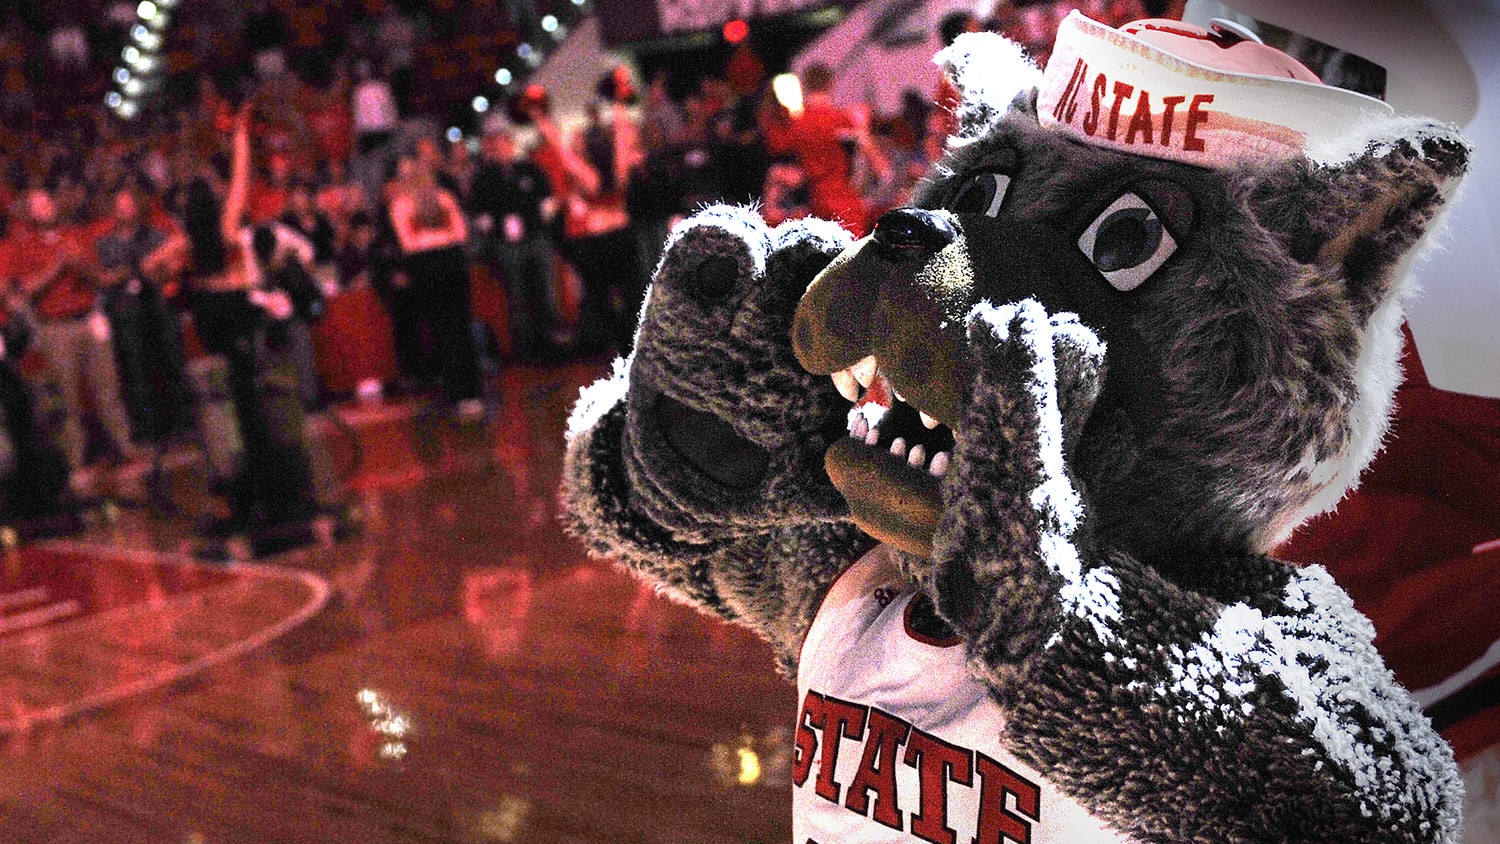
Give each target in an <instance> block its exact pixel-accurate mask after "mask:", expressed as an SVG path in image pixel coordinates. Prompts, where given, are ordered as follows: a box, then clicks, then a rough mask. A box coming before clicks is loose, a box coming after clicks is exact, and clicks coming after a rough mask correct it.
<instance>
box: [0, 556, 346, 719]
mask: <svg viewBox="0 0 1500 844" xmlns="http://www.w3.org/2000/svg"><path fill="white" fill-rule="evenodd" d="M33 547H37V548H41V549H44V550H54V551H61V552H67V553H87V554H108V555H111V556H115V557H121V558H124V559H127V560H136V561H139V562H151V563H166V564H169V565H177V566H183V567H186V566H189V565H191V566H198V567H211V566H209V565H208V564H206V563H204V562H203V561H201V560H196V559H194V558H192V557H190V556H187V555H185V554H169V553H163V552H159V551H140V550H127V549H117V548H110V547H108V546H101V545H91V544H88V543H82V542H73V541H67V540H61V541H51V542H43V543H39V544H38V545H36V546H33ZM225 568H227V569H229V570H231V571H234V570H250V571H256V572H259V573H261V574H263V575H266V576H268V577H270V578H279V579H283V580H298V581H301V582H302V583H303V585H305V586H307V587H308V588H309V589H310V590H311V591H312V593H313V595H312V599H311V600H309V601H308V602H307V603H306V604H305V605H303V606H302V607H301V608H300V609H298V610H297V611H296V612H295V613H292V615H290V616H288V617H287V618H285V619H283V620H282V621H280V622H278V623H276V624H273V625H271V626H270V627H267V628H266V629H265V630H262V631H260V632H258V633H256V634H255V635H253V636H250V637H248V638H246V639H244V640H242V641H239V642H235V643H234V644H232V645H228V646H226V647H224V648H221V649H219V650H217V651H214V652H213V653H209V654H206V655H204V656H202V657H199V658H198V659H195V660H192V661H190V662H186V663H184V664H182V665H179V666H176V667H174V668H169V669H166V670H163V671H160V672H157V673H156V674H153V675H150V676H147V677H142V678H140V679H138V680H134V681H131V682H129V683H125V684H123V685H120V686H115V687H114V688H110V689H106V690H105V691H102V692H96V693H94V694H91V695H85V696H83V697H81V698H79V699H77V700H73V701H69V702H68V703H64V704H59V705H57V706H49V707H44V708H41V709H32V710H23V711H21V712H18V713H8V714H12V715H13V716H14V717H12V718H10V719H9V720H0V734H4V733H9V732H25V731H26V730H28V729H30V728H31V727H32V726H34V725H36V724H38V723H43V722H47V721H60V720H63V719H65V718H70V717H72V716H74V715H77V714H79V713H81V712H86V711H88V710H90V709H95V708H97V707H101V706H105V705H107V704H110V703H114V702H115V701H118V700H122V699H124V698H127V697H131V696H134V695H138V694H144V693H146V692H149V691H153V690H155V689H158V688H161V687H162V686H166V685H170V684H172V683H175V682H177V681H178V680H181V679H183V678H184V677H188V676H190V675H192V674H196V673H197V672H199V671H202V670H204V669H206V668H211V667H213V666H215V665H221V664H223V663H226V662H229V661H230V660H232V659H235V658H236V657H239V656H242V655H244V654H246V653H249V652H250V651H252V650H255V649H256V648H258V647H260V646H261V645H264V644H266V643H268V642H270V641H271V640H273V639H275V638H277V637H278V636H281V635H283V634H285V633H287V632H288V631H290V630H291V629H292V628H294V627H296V626H297V625H299V624H301V623H302V622H304V621H307V620H308V619H310V618H312V617H313V616H314V615H316V614H317V613H318V611H319V610H321V609H322V608H323V605H324V604H326V603H327V602H328V595H329V588H328V582H327V581H326V580H324V579H323V578H321V577H319V576H317V575H315V574H313V573H312V572H305V571H298V570H296V569H286V568H281V567H280V566H268V565H260V564H253V563H241V564H237V565H231V566H226V567H225ZM229 585H230V586H237V585H239V584H229ZM205 591H207V590H205ZM190 594H191V593H190ZM196 594H198V595H202V594H204V593H203V592H199V593H196ZM158 606H160V605H158ZM153 609H154V607H153ZM101 615H105V613H101ZM97 617H98V616H96V618H97ZM87 620H88V619H80V620H79V621H74V622H66V623H64V624H63V625H61V626H62V627H65V628H75V627H78V626H81V624H82V623H83V622H85V621H87ZM52 629H53V630H56V629H57V628H52ZM26 638H29V637H28V636H18V637H16V639H26Z"/></svg>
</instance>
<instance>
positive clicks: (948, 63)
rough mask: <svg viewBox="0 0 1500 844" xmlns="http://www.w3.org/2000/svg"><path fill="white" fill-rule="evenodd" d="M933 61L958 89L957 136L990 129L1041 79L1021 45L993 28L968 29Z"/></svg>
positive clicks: (966, 136)
mask: <svg viewBox="0 0 1500 844" xmlns="http://www.w3.org/2000/svg"><path fill="white" fill-rule="evenodd" d="M932 61H933V62H934V63H935V64H937V65H938V66H939V67H941V68H942V69H943V71H944V72H945V73H947V74H948V78H949V79H950V80H952V82H953V86H954V87H955V88H957V89H958V94H959V103H958V135H957V136H956V137H958V138H959V139H974V138H978V137H981V136H983V135H984V134H986V133H987V132H989V130H990V128H991V127H993V126H994V125H995V124H996V123H997V122H999V120H1000V118H1001V117H1002V116H1003V115H1004V114H1005V112H1006V110H1007V109H1009V108H1010V106H1011V102H1012V101H1013V100H1015V98H1016V97H1017V96H1018V95H1020V94H1023V93H1029V92H1030V91H1031V90H1032V89H1033V88H1035V87H1036V86H1037V84H1038V83H1040V82H1041V80H1042V72H1041V71H1040V70H1038V69H1037V66H1036V65H1035V64H1033V63H1032V61H1031V59H1030V58H1028V57H1027V55H1026V52H1025V51H1024V50H1022V49H1021V45H1019V44H1017V43H1016V42H1014V41H1011V40H1009V39H1006V38H1004V37H1002V36H1000V35H996V34H995V33H993V32H966V33H964V34H963V35H960V36H958V38H956V39H954V41H953V44H952V45H951V46H948V47H945V48H943V49H942V50H941V51H939V52H938V54H937V55H936V56H934V57H933V59H932Z"/></svg>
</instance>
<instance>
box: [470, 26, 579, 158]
mask: <svg viewBox="0 0 1500 844" xmlns="http://www.w3.org/2000/svg"><path fill="white" fill-rule="evenodd" d="M590 5H591V2H590V0H568V4H567V7H565V9H564V10H559V12H560V14H561V16H560V15H559V14H555V13H552V12H547V13H544V14H540V15H538V14H535V12H533V13H532V14H531V15H529V17H530V18H531V19H530V20H524V21H522V22H521V33H520V35H521V37H520V41H519V43H517V44H516V46H515V49H514V50H512V51H511V52H510V55H509V56H507V57H506V59H505V60H504V61H502V62H501V63H500V66H499V67H498V68H496V69H495V75H494V80H495V87H494V88H491V89H489V90H486V91H481V92H480V93H478V94H476V95H475V96H474V99H473V100H472V101H471V102H470V105H472V106H473V108H474V111H475V112H476V113H478V114H481V115H482V114H484V113H486V112H488V111H489V110H490V109H491V108H493V107H495V106H496V105H498V104H500V103H503V102H505V100H506V99H507V98H509V96H510V95H511V92H513V91H515V90H518V89H519V87H520V86H521V85H522V84H523V83H524V82H525V80H526V78H527V77H528V76H530V75H531V73H532V72H533V71H535V70H536V69H537V68H539V67H541V66H542V63H543V62H545V61H546V60H547V56H548V55H550V54H551V51H552V49H553V48H555V47H556V46H557V45H559V44H561V43H562V42H563V41H564V40H566V39H567V37H568V33H569V32H570V31H571V28H572V27H573V26H575V25H577V22H578V21H579V20H582V19H583V18H584V17H586V16H587V15H588V14H589V12H590ZM533 8H534V7H533ZM458 131H459V130H458V129H457V128H456V127H455V128H451V129H449V130H448V134H449V137H450V138H452V137H453V135H454V134H455V133H457V132H458Z"/></svg>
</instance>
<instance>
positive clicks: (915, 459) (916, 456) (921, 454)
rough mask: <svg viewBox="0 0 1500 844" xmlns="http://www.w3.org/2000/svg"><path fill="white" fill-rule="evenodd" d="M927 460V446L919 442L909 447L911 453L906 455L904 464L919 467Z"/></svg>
mask: <svg viewBox="0 0 1500 844" xmlns="http://www.w3.org/2000/svg"><path fill="white" fill-rule="evenodd" d="M926 462H927V447H926V446H924V445H922V444H921V443H917V444H916V445H914V446H912V447H911V453H910V454H908V455H907V456H906V465H908V466H911V467H913V468H917V469H920V468H922V464H923V463H926Z"/></svg>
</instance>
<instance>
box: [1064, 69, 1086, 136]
mask: <svg viewBox="0 0 1500 844" xmlns="http://www.w3.org/2000/svg"><path fill="white" fill-rule="evenodd" d="M1087 78H1089V66H1088V65H1087V64H1084V65H1083V69H1082V70H1081V71H1080V72H1079V74H1078V81H1077V82H1075V83H1074V84H1073V88H1072V90H1071V91H1070V92H1069V94H1068V113H1067V114H1064V115H1063V122H1064V123H1072V122H1073V115H1075V114H1077V113H1078V92H1079V91H1081V90H1082V89H1083V80H1085V79H1087Z"/></svg>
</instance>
